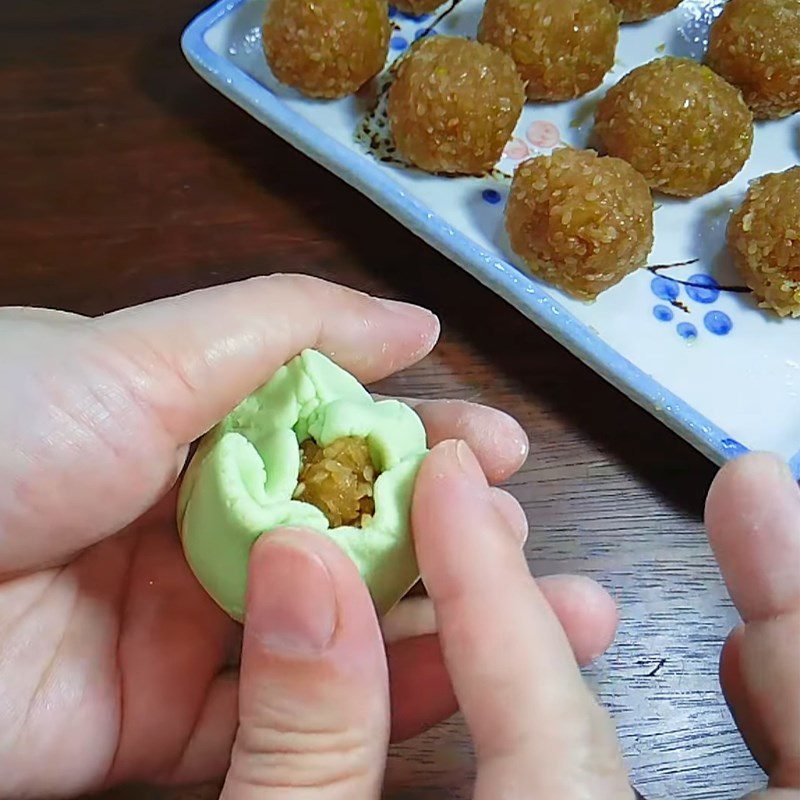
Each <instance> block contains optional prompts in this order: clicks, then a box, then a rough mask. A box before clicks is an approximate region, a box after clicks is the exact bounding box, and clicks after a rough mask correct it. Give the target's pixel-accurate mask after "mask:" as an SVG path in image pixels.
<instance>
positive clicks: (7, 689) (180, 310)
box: [0, 276, 615, 797]
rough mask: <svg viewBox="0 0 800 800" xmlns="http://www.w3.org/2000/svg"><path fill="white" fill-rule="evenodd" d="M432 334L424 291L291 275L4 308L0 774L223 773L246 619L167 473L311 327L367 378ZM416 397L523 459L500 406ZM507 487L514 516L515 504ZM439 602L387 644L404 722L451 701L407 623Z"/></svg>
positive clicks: (600, 607) (608, 613)
mask: <svg viewBox="0 0 800 800" xmlns="http://www.w3.org/2000/svg"><path fill="white" fill-rule="evenodd" d="M437 335H438V323H437V321H436V320H435V318H434V317H433V316H432V315H431V314H429V313H428V312H425V311H423V310H421V309H416V308H413V307H410V306H406V305H403V304H395V303H386V302H384V301H380V300H375V299H371V298H368V297H366V296H364V295H361V294H358V293H355V292H351V291H349V290H345V289H342V288H339V287H336V286H332V285H330V284H326V283H324V282H321V281H317V280H313V279H310V278H303V277H298V276H293V277H292V276H290V277H286V276H275V277H272V278H268V279H257V280H254V281H249V282H246V283H242V284H236V285H232V286H227V287H220V288H217V289H212V290H207V291H203V292H197V293H193V294H191V295H187V296H183V297H179V298H175V299H170V300H165V301H160V302H157V303H152V304H148V305H145V306H142V307H139V308H135V309H129V310H125V311H122V312H118V313H115V314H110V315H108V316H106V317H103V318H100V319H97V320H89V319H85V318H82V317H79V316H76V315H71V314H63V313H59V312H52V311H44V310H34V309H2V310H0V385H2V386H3V392H2V394H1V395H0V440H2V442H3V449H2V451H0V775H1V776H2V792H0V794H2V795H3V796H4V797H17V796H26V797H39V796H68V795H73V794H77V793H81V792H86V791H91V790H94V789H98V788H102V787H103V786H106V785H109V784H113V783H117V782H120V781H124V780H147V781H164V782H193V781H202V780H205V779H207V778H213V777H217V776H219V775H222V774H223V773H224V771H225V769H226V767H227V765H228V761H229V758H230V752H231V744H232V741H233V737H234V734H235V731H236V728H237V725H238V721H239V716H238V709H237V703H238V696H239V681H238V671H237V670H236V669H231V668H229V666H230V664H231V662H232V661H234V660H235V658H236V656H237V654H238V651H239V644H240V642H239V639H240V635H241V634H240V631H241V629H240V627H239V626H237V625H236V624H234V623H233V622H231V621H230V620H229V619H228V618H227V617H226V616H225V615H224V614H223V613H222V612H221V611H219V609H218V608H217V607H216V606H215V605H214V603H213V602H212V601H211V600H210V599H209V598H208V597H207V596H206V594H205V593H204V592H203V590H202V589H201V588H200V586H199V585H198V583H197V581H196V580H195V579H194V577H193V576H192V575H191V573H190V571H189V569H188V567H187V566H186V563H185V560H184V558H183V554H182V552H181V548H180V544H179V541H178V538H177V532H176V526H175V496H174V492H173V491H172V489H171V487H173V485H174V483H175V481H176V478H177V476H178V475H179V473H180V471H181V469H182V467H183V464H184V462H185V459H186V455H187V452H188V446H189V443H190V442H191V441H193V440H194V439H195V438H197V437H198V436H199V435H201V434H202V433H203V432H205V431H206V430H207V429H208V428H210V427H211V426H212V425H213V424H214V423H215V422H216V421H218V420H219V419H220V418H221V417H222V416H224V414H225V413H226V412H227V411H229V410H230V409H231V408H232V407H233V406H234V405H236V403H238V401H239V400H241V399H242V398H243V397H245V396H246V395H247V394H249V393H250V392H251V391H252V390H254V389H255V388H257V387H258V386H259V385H261V384H262V383H264V382H265V381H266V380H267V379H268V378H269V377H270V375H271V374H272V373H273V372H274V371H275V369H277V367H279V366H280V365H281V364H282V363H284V362H285V361H287V360H289V358H291V357H292V356H293V355H295V354H296V353H298V352H299V351H300V350H302V349H303V348H305V347H317V348H319V349H321V350H323V351H325V352H327V353H328V354H329V355H331V356H332V357H334V358H335V360H336V361H337V362H338V363H340V364H341V365H342V366H343V367H345V368H347V369H349V370H351V371H352V372H354V374H356V375H357V376H358V377H359V379H361V380H362V381H372V380H376V379H379V378H382V377H384V376H386V375H388V374H390V373H392V372H394V371H396V370H399V369H403V368H404V367H406V366H409V365H410V364H412V363H414V362H415V361H417V360H418V359H420V358H422V357H423V356H424V355H425V354H426V353H427V352H428V351H429V350H430V349H431V347H432V346H433V345H434V343H435V341H436V338H437ZM418 412H419V414H420V416H421V417H422V419H423V422H424V423H425V425H426V428H427V430H428V436H429V439H430V441H431V443H436V442H439V441H441V440H443V439H448V438H451V437H458V438H462V439H465V440H466V441H468V442H469V443H470V445H471V446H472V448H473V449H474V450H475V452H476V454H477V456H478V458H479V460H480V463H481V465H482V467H483V469H484V470H485V472H486V473H487V474H488V475H489V476H490V478H491V479H492V480H493V481H501V480H504V479H505V478H507V477H508V476H509V475H510V474H512V473H513V472H514V471H515V470H516V469H517V468H518V467H519V466H520V464H521V462H522V461H523V460H524V458H525V454H526V447H527V442H526V440H525V437H524V434H523V433H522V431H521V430H520V428H519V426H518V425H516V423H514V422H512V421H511V420H510V419H509V418H508V417H506V416H505V415H503V414H500V413H499V412H495V411H492V410H490V409H486V408H481V407H478V406H474V405H470V404H467V403H462V402H444V401H442V402H436V401H434V402H423V403H421V404H419V406H418ZM493 496H494V498H495V502H496V503H497V504H498V507H500V508H501V509H502V510H503V513H505V514H506V515H509V516H510V517H511V518H512V519H513V520H515V523H514V524H515V525H516V526H517V527H518V528H519V529H520V530H521V526H522V520H523V516H524V515H522V514H521V510H520V509H519V507H518V506H517V505H516V504H515V502H514V501H513V500H512V499H511V498H510V496H509V495H506V494H505V493H502V492H500V490H495V491H494V495H493ZM342 569H345V567H342ZM351 578H352V575H351ZM542 588H543V591H544V592H545V593H546V595H547V597H548V598H549V600H550V602H551V604H552V607H553V608H554V609H555V610H556V613H557V614H558V616H559V619H560V620H561V621H562V623H563V625H564V626H565V628H566V630H567V631H568V632H569V637H570V641H571V642H572V645H573V646H574V648H575V651H576V653H577V655H578V656H579V657H580V658H581V659H582V660H586V659H587V658H588V657H589V656H591V655H596V654H598V653H599V652H600V651H602V650H603V649H604V647H605V646H606V645H607V643H608V641H609V640H610V637H611V634H612V630H613V625H614V621H615V618H614V615H613V609H612V607H611V605H610V601H609V600H608V598H607V597H606V596H605V595H604V594H602V592H601V591H600V590H599V589H598V588H596V587H594V585H593V584H590V583H588V582H582V581H580V580H578V579H573V578H554V579H548V580H547V581H546V582H544V583H543V584H542ZM292 591H293V593H294V595H296V591H295V590H292ZM585 598H589V600H590V603H589V605H588V606H587V605H586V604H585V603H584V602H583V601H584V599H585ZM420 612H421V613H420ZM429 612H430V609H429V608H428V607H427V606H426V602H425V601H421V600H416V601H414V602H413V603H408V604H407V605H405V606H404V605H403V604H401V606H399V607H398V609H397V611H396V612H395V613H394V614H393V615H392V617H391V618H389V619H387V626H386V627H387V639H389V640H390V644H389V646H388V648H387V651H386V655H385V656H384V655H382V654H383V652H384V651H383V645H380V655H379V656H376V657H380V658H388V662H389V664H390V667H391V673H392V683H391V708H392V729H391V733H392V736H394V737H395V738H403V737H405V736H409V735H412V734H414V733H416V732H418V731H419V730H421V729H423V728H424V727H426V726H427V725H429V724H432V723H434V722H436V721H438V720H439V719H441V718H442V717H444V716H447V715H449V714H450V713H452V711H453V710H454V704H455V699H454V697H453V694H452V690H451V688H450V683H449V680H448V677H447V672H446V670H445V668H444V666H443V663H442V656H441V650H440V647H439V644H438V640H437V638H436V637H435V636H431V635H429V636H416V637H413V638H407V637H408V636H409V634H415V633H419V632H422V631H426V630H427V631H430V630H433V626H432V625H430V617H431V615H430V613H429ZM364 613H367V612H366V610H364ZM372 625H373V626H375V625H376V623H375V621H374V620H372ZM426 626H427V627H426ZM401 639H402V640H401ZM378 644H380V642H379V641H378ZM385 668H386V667H385V662H384V669H385ZM251 674H252V671H251ZM422 677H424V680H423V681H420V678H422ZM420 682H422V684H423V685H422V686H420ZM384 689H385V691H389V690H388V689H386V687H384Z"/></svg>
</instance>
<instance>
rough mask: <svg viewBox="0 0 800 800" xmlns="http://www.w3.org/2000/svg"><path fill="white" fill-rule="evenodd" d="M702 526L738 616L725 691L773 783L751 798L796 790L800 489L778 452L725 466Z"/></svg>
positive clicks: (799, 764)
mask: <svg viewBox="0 0 800 800" xmlns="http://www.w3.org/2000/svg"><path fill="white" fill-rule="evenodd" d="M706 526H707V528H708V533H709V538H710V541H711V546H712V547H713V549H714V553H715V554H716V557H717V560H718V561H719V565H720V568H721V570H722V574H723V576H724V578H725V582H726V583H727V586H728V591H729V592H730V595H731V597H732V599H733V602H734V603H735V604H736V608H737V609H738V610H739V613H740V614H741V617H742V620H743V622H742V624H741V625H740V626H739V627H737V628H736V629H735V630H734V631H733V633H732V634H731V635H730V637H729V638H728V641H727V642H726V644H725V648H724V649H723V651H722V658H721V661H720V678H721V681H722V688H723V691H724V692H725V696H726V698H727V700H728V703H729V705H730V707H731V711H732V712H733V715H734V717H735V719H736V722H737V724H738V725H739V728H740V729H741V731H742V734H743V736H744V738H745V740H746V741H747V743H748V745H749V747H750V750H751V752H752V753H753V755H754V756H755V758H756V759H757V760H758V762H759V764H760V765H761V766H762V767H763V768H764V770H765V771H766V772H767V774H768V775H769V785H770V787H771V788H770V789H769V790H767V791H765V792H763V793H761V792H759V793H757V794H755V795H752V796H751V798H750V800H790V799H791V800H798V798H800V490H799V489H798V486H797V483H795V481H794V479H793V478H792V475H791V473H790V472H789V470H788V469H787V467H786V465H785V464H783V463H782V462H781V461H779V460H778V459H776V458H773V457H772V456H767V455H762V454H755V455H750V456H745V457H744V458H741V459H739V460H738V461H735V462H733V463H732V464H729V465H728V466H726V467H725V468H724V469H723V470H722V471H721V472H720V474H719V476H718V477H717V479H716V481H715V482H714V485H713V486H712V488H711V491H710V493H709V496H708V503H707V506H706Z"/></svg>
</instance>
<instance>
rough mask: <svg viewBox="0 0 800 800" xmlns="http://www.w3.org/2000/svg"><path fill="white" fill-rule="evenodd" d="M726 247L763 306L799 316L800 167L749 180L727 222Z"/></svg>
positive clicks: (787, 314) (786, 314) (785, 314)
mask: <svg viewBox="0 0 800 800" xmlns="http://www.w3.org/2000/svg"><path fill="white" fill-rule="evenodd" d="M728 247H729V249H730V252H731V256H732V257H733V260H734V262H735V264H736V266H737V267H738V268H739V270H740V271H741V273H742V275H743V276H744V279H745V281H746V283H747V285H748V286H749V287H750V288H751V289H752V290H753V292H754V293H755V295H756V297H757V298H758V299H759V301H760V303H761V306H762V307H763V308H771V309H772V310H773V311H775V312H776V313H777V314H778V315H779V316H781V317H789V316H791V317H800V167H792V168H791V169H788V170H786V172H777V173H773V174H770V175H764V176H763V177H761V178H759V179H758V180H756V181H753V183H751V184H750V189H749V191H748V192H747V197H746V198H745V200H744V203H742V205H741V207H740V208H739V209H738V211H736V212H735V213H734V214H733V215H732V216H731V219H730V222H729V223H728Z"/></svg>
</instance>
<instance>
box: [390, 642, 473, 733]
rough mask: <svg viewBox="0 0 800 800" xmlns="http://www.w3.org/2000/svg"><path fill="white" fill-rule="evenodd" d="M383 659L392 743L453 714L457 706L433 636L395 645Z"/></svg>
mask: <svg viewBox="0 0 800 800" xmlns="http://www.w3.org/2000/svg"><path fill="white" fill-rule="evenodd" d="M386 656H387V660H388V662H389V677H390V681H389V686H390V693H391V703H392V732H391V740H392V741H393V742H402V741H405V740H406V739H410V738H411V737H413V736H417V735H418V734H420V733H422V732H423V731H425V730H427V729H428V728H430V727H432V726H433V725H436V724H438V723H439V722H442V721H443V720H445V719H447V718H448V717H451V716H453V714H455V713H456V711H457V710H458V702H457V700H456V696H455V694H454V692H453V685H452V683H451V682H450V676H449V675H448V673H447V667H446V666H445V662H444V658H443V656H442V650H441V646H440V644H439V638H438V637H437V636H435V635H428V636H416V637H414V638H413V639H404V640H403V641H399V642H395V643H394V644H391V645H389V648H388V650H387V652H386Z"/></svg>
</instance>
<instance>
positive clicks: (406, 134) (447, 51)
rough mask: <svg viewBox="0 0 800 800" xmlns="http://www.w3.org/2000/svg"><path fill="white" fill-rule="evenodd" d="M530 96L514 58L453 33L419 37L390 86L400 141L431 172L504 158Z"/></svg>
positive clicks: (475, 171)
mask: <svg viewBox="0 0 800 800" xmlns="http://www.w3.org/2000/svg"><path fill="white" fill-rule="evenodd" d="M524 102H525V89H524V86H523V84H522V80H521V79H520V77H519V75H517V71H516V69H515V68H514V62H513V61H512V60H511V58H509V56H507V55H506V54H505V53H503V52H502V51H500V50H498V49H497V48H496V47H491V46H490V45H486V44H480V43H479V42H472V41H469V40H468V39H461V38H457V37H453V36H432V37H427V38H424V39H421V40H419V41H418V42H415V44H414V45H413V47H412V48H411V49H410V50H409V51H408V53H407V54H406V55H405V56H404V57H403V58H402V59H401V60H400V62H399V66H398V69H397V75H396V77H395V80H394V82H393V83H392V86H391V88H390V90H389V100H388V112H389V122H390V124H391V128H392V135H393V137H394V141H395V145H396V146H397V149H398V151H399V153H400V154H401V155H402V156H403V157H404V158H405V159H407V160H408V161H409V162H411V163H412V164H414V165H415V166H417V167H419V168H420V169H423V170H426V171H427V172H441V173H451V174H454V173H461V174H467V175H480V174H483V173H485V172H487V171H489V170H490V169H491V168H492V167H493V166H494V165H495V164H496V163H497V161H498V160H499V159H500V156H501V155H502V152H503V148H504V147H505V145H506V142H508V140H509V138H510V137H511V133H512V132H513V130H514V126H515V125H516V124H517V120H518V119H519V115H520V114H521V113H522V106H523V105H524Z"/></svg>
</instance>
